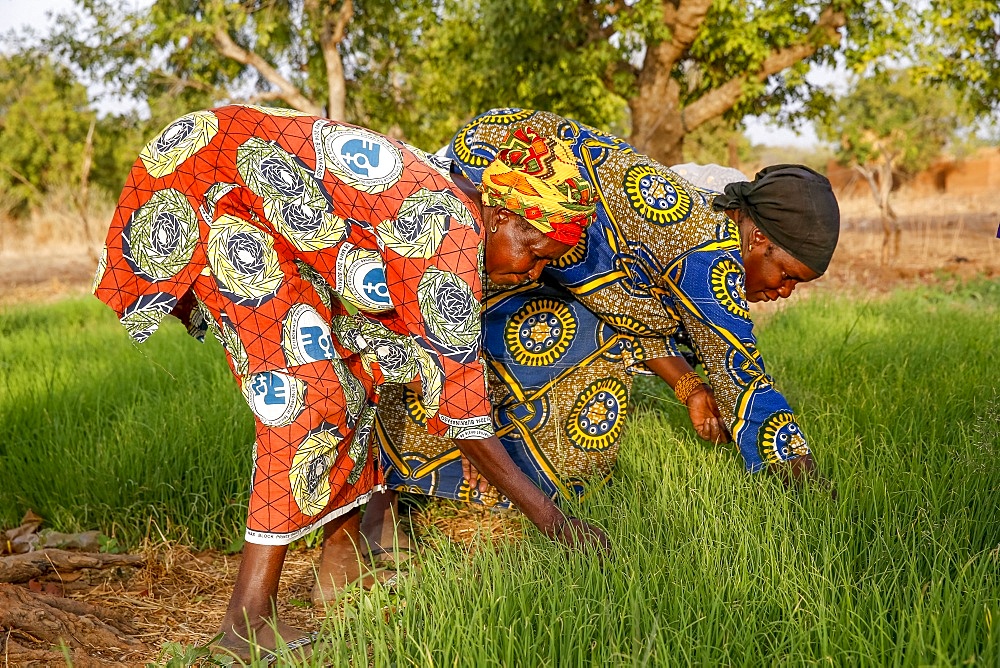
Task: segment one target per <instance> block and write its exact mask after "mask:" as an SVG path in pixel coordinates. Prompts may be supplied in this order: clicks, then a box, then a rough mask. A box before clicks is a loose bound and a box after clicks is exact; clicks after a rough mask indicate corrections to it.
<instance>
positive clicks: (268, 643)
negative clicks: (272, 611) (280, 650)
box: [215, 617, 311, 661]
mask: <svg viewBox="0 0 1000 668" xmlns="http://www.w3.org/2000/svg"><path fill="white" fill-rule="evenodd" d="M247 621H248V620H246V619H244V620H240V621H229V620H224V621H223V624H222V638H220V639H219V640H218V641H217V642H216V643H215V644H216V646H218V647H219V648H220V649H223V650H225V653H226V654H229V655H232V656H235V657H237V658H239V659H240V660H241V661H250V660H251V659H252V658H260V657H261V656H263V655H264V654H267V653H269V652H271V651H272V650H275V649H276V648H277V647H278V637H279V636H280V637H281V640H282V642H283V643H284V644H285V645H288V644H289V643H291V642H294V641H295V640H298V639H299V638H303V637H305V636H308V635H309V634H307V633H306V632H305V631H302V630H301V629H297V628H295V627H294V626H290V625H288V624H285V623H284V622H282V621H280V620H275V619H274V618H267V617H258V618H257V619H256V620H250V623H249V624H248V623H247ZM275 630H277V634H276V633H275ZM251 647H255V648H256V652H252V651H251ZM297 651H298V652H299V654H297V656H301V657H302V658H305V657H307V656H309V654H310V653H311V652H310V650H309V648H308V646H307V647H303V648H301V649H299V650H297Z"/></svg>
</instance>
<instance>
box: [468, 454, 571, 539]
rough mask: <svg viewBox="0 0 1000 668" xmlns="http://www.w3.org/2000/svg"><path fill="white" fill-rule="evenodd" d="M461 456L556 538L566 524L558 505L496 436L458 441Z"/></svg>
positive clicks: (541, 529) (542, 528)
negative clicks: (516, 461)
mask: <svg viewBox="0 0 1000 668" xmlns="http://www.w3.org/2000/svg"><path fill="white" fill-rule="evenodd" d="M455 444H456V445H457V446H458V448H459V450H461V451H462V454H463V455H465V456H466V457H467V458H468V459H469V461H471V462H472V465H473V466H475V467H476V469H477V470H478V471H479V473H480V474H482V475H483V477H485V478H486V479H487V480H488V481H489V482H490V483H491V484H492V485H494V486H495V487H496V488H497V489H499V490H500V491H501V492H502V493H503V494H504V495H505V496H506V497H507V498H508V499H510V500H511V502H512V503H513V504H514V505H515V506H517V507H518V509H519V510H520V511H521V512H522V513H524V515H525V516H526V517H527V518H528V519H529V520H531V522H532V523H533V524H534V525H535V526H536V527H538V529H539V531H541V532H542V533H544V534H545V535H546V536H549V537H554V536H555V535H556V533H557V532H558V531H559V530H560V528H561V527H562V524H563V523H564V522H565V521H566V517H565V515H563V513H562V511H561V510H559V508H558V506H556V504H555V503H554V502H553V501H552V499H550V498H549V497H547V496H546V495H545V493H544V492H542V490H540V489H539V488H538V487H536V486H535V485H534V484H533V483H532V482H531V480H530V479H529V478H528V476H526V475H525V474H524V472H523V471H521V469H519V468H517V465H516V464H515V463H514V460H512V459H511V458H510V455H509V454H507V451H506V450H505V449H504V447H503V445H502V444H501V443H500V439H498V438H497V437H496V436H491V437H490V438H483V439H455Z"/></svg>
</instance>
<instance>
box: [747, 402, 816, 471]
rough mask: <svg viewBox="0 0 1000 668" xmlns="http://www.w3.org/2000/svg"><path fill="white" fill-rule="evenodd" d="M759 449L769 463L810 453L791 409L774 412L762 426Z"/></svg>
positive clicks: (758, 437) (758, 441)
mask: <svg viewBox="0 0 1000 668" xmlns="http://www.w3.org/2000/svg"><path fill="white" fill-rule="evenodd" d="M757 451H758V453H759V454H760V458H761V459H762V460H763V461H765V462H767V463H768V464H777V463H778V462H783V461H786V460H789V459H794V458H796V457H801V456H803V455H807V454H809V446H808V445H807V444H806V439H805V436H803V435H802V430H801V429H799V425H798V424H797V423H796V422H795V415H794V414H792V413H791V412H789V411H778V412H776V413H772V414H771V415H770V416H768V418H767V419H766V420H764V423H763V424H762V425H761V426H760V431H759V432H758V436H757Z"/></svg>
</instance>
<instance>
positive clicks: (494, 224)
mask: <svg viewBox="0 0 1000 668" xmlns="http://www.w3.org/2000/svg"><path fill="white" fill-rule="evenodd" d="M496 231H497V224H496V223H493V227H491V228H490V232H493V233H494V234H496Z"/></svg>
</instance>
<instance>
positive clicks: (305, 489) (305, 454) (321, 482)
mask: <svg viewBox="0 0 1000 668" xmlns="http://www.w3.org/2000/svg"><path fill="white" fill-rule="evenodd" d="M339 442H340V438H339V435H338V434H337V433H336V432H335V431H333V430H329V429H328V430H324V431H318V432H315V433H312V434H310V435H308V436H306V438H305V440H304V441H302V443H301V444H299V448H298V450H297V451H296V452H295V455H294V456H293V457H292V466H291V468H290V469H289V471H288V483H289V485H290V486H291V489H292V498H294V499H295V504H296V505H297V506H298V507H299V510H301V511H302V513H303V514H304V515H318V514H319V513H320V512H321V511H322V510H323V509H324V508H326V504H327V503H328V502H329V501H330V468H331V467H332V466H333V463H334V462H335V461H336V460H337V444H338V443H339Z"/></svg>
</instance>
